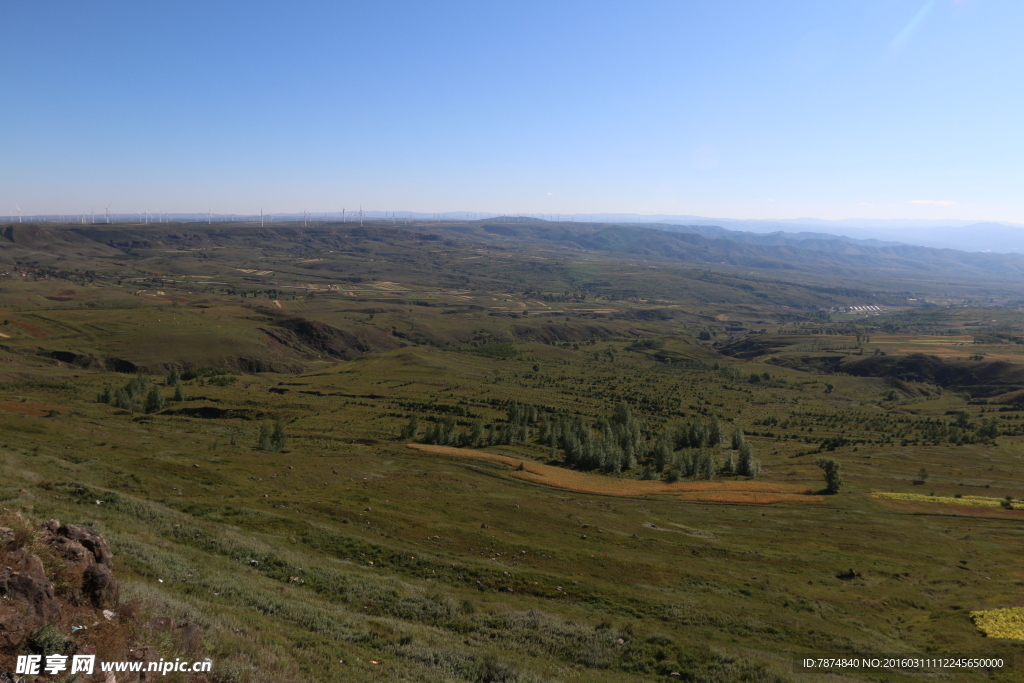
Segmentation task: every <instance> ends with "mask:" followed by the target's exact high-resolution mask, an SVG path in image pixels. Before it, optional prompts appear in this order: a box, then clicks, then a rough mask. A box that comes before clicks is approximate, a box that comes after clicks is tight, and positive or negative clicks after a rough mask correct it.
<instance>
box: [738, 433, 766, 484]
mask: <svg viewBox="0 0 1024 683" xmlns="http://www.w3.org/2000/svg"><path fill="white" fill-rule="evenodd" d="M738 453H739V457H738V458H737V462H736V474H739V475H740V476H743V477H750V478H751V479H753V478H754V477H756V476H757V475H758V473H759V472H760V471H761V463H759V462H758V461H757V460H754V449H753V448H751V447H750V444H749V443H747V442H746V441H744V442H743V443H742V444H740V447H739V450H738Z"/></svg>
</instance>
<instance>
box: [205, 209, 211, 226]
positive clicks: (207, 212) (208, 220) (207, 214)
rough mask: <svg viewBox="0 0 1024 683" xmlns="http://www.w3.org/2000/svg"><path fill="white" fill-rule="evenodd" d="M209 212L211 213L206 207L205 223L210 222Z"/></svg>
mask: <svg viewBox="0 0 1024 683" xmlns="http://www.w3.org/2000/svg"><path fill="white" fill-rule="evenodd" d="M210 213H211V209H207V210H206V224H207V225H209V224H210Z"/></svg>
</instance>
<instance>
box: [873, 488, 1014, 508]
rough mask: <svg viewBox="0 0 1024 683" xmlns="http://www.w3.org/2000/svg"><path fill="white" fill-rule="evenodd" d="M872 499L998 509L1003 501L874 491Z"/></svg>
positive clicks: (986, 498) (983, 497) (981, 497)
mask: <svg viewBox="0 0 1024 683" xmlns="http://www.w3.org/2000/svg"><path fill="white" fill-rule="evenodd" d="M871 497H872V498H881V499H883V500H905V501H908V502H912V503H944V504H946V505H962V506H964V507H976V508H997V507H999V506H1000V505H1001V503H1002V501H1001V499H999V498H988V497H985V496H962V497H960V498H953V497H951V496H926V495H924V494H923V493H887V492H884V491H874V492H872V493H871Z"/></svg>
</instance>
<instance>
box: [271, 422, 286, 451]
mask: <svg viewBox="0 0 1024 683" xmlns="http://www.w3.org/2000/svg"><path fill="white" fill-rule="evenodd" d="M287 444H288V433H287V432H285V430H284V422H283V421H282V420H277V421H276V422H274V431H273V432H271V433H270V446H271V450H273V451H274V452H275V453H279V452H280V451H281V449H283V448H284V447H285V446H286V445H287Z"/></svg>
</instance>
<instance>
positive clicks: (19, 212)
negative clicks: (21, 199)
mask: <svg viewBox="0 0 1024 683" xmlns="http://www.w3.org/2000/svg"><path fill="white" fill-rule="evenodd" d="M15 206H18V205H17V204H15ZM18 222H19V223H20V222H21V207H20V206H18Z"/></svg>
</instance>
